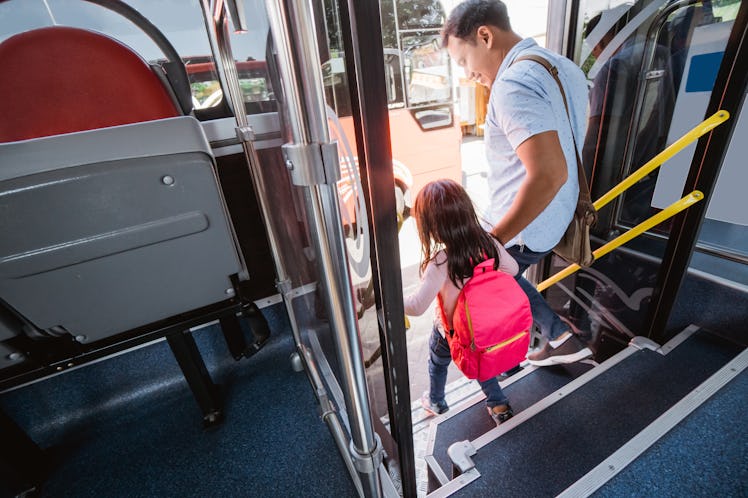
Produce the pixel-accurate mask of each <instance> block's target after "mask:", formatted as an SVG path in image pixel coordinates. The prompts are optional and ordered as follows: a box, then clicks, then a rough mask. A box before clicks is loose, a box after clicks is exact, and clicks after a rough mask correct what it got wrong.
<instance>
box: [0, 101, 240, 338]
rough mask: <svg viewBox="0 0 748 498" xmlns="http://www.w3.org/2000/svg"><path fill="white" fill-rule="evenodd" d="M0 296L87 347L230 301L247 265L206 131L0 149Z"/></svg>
mask: <svg viewBox="0 0 748 498" xmlns="http://www.w3.org/2000/svg"><path fill="white" fill-rule="evenodd" d="M0 212H2V213H3V215H2V216H0V233H3V234H10V236H4V237H2V238H0V296H2V298H3V299H4V300H5V301H6V302H7V303H8V305H9V306H11V307H12V308H13V309H15V310H16V311H17V312H18V313H19V314H21V315H22V316H24V317H25V318H26V319H27V320H28V321H29V322H31V323H32V324H33V325H34V326H35V327H37V328H38V329H40V330H42V331H50V332H52V333H53V335H59V334H60V333H65V332H67V333H69V334H71V335H72V336H73V337H75V338H76V340H77V341H78V342H81V343H88V342H92V341H96V340H99V339H102V338H106V337H109V336H112V335H114V334H117V333H120V332H123V331H127V330H131V329H134V328H137V327H142V326H145V325H147V324H151V323H153V322H157V321H159V320H163V319H166V318H169V317H172V316H175V315H178V314H180V313H185V312H188V311H191V310H194V309H198V308H200V307H204V306H207V305H210V304H213V303H217V302H220V301H223V300H226V299H229V298H231V297H233V286H232V281H231V278H232V276H234V275H237V274H239V273H240V272H241V269H242V265H241V262H240V259H239V255H238V253H237V249H236V245H235V243H234V239H233V235H232V230H231V228H230V225H229V221H228V216H227V213H226V211H225V207H224V203H223V201H222V196H221V191H220V188H219V186H218V180H217V178H216V175H215V172H214V167H213V157H212V155H211V152H210V147H209V145H208V143H207V141H206V139H205V136H204V134H203V131H202V129H201V127H200V124H199V123H198V122H197V120H195V119H194V118H192V117H188V116H183V117H176V118H169V119H162V120H156V121H148V122H143V123H135V124H128V125H122V126H115V127H109V128H102V129H97V130H89V131H82V132H77V133H69V134H65V135H56V136H51V137H43V138H38V139H33V140H24V141H19V142H10V143H2V144H0Z"/></svg>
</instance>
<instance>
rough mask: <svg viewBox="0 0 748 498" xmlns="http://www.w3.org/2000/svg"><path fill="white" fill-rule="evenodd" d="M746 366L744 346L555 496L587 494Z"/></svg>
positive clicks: (563, 497) (603, 483)
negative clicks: (736, 354) (729, 359)
mask: <svg viewBox="0 0 748 498" xmlns="http://www.w3.org/2000/svg"><path fill="white" fill-rule="evenodd" d="M747 367H748V349H746V350H743V352H742V353H740V354H739V355H738V356H736V357H735V358H733V359H732V360H731V361H730V362H729V363H727V364H726V365H725V366H724V367H722V368H721V369H719V370H718V371H717V372H716V373H714V374H713V375H712V376H711V377H709V378H708V379H707V380H705V381H704V382H702V383H701V384H700V385H699V386H698V387H696V388H695V389H694V390H693V391H691V392H690V393H689V394H687V395H686V396H685V397H684V398H683V399H681V400H680V401H678V402H677V403H676V404H675V405H673V406H672V407H671V408H670V409H669V410H667V411H666V412H665V413H663V414H662V415H660V416H659V417H658V418H657V419H656V420H655V421H654V422H652V423H651V424H649V425H648V426H647V427H645V428H644V429H643V430H642V431H641V432H640V433H639V434H637V435H636V436H634V437H633V438H632V439H631V440H629V442H627V443H626V444H624V445H623V446H621V447H620V448H619V449H618V450H617V451H616V452H615V453H613V454H612V455H610V456H609V457H608V458H606V459H605V460H603V461H602V462H600V464H599V465H597V466H596V467H595V468H594V469H592V470H591V471H589V472H588V473H587V474H586V475H584V476H583V477H582V478H580V479H579V480H578V481H577V482H575V483H574V484H572V485H571V486H569V487H568V488H566V489H565V490H564V491H563V492H561V494H559V495H558V497H559V498H570V497H587V496H590V495H591V494H592V493H594V492H595V491H597V490H598V489H599V488H601V487H602V486H603V485H605V483H607V482H608V481H609V480H611V479H612V478H613V477H615V476H616V475H617V474H618V473H619V472H620V471H621V470H623V469H625V468H626V467H627V466H628V465H629V464H630V463H631V462H633V461H634V460H636V459H637V458H638V457H639V456H640V455H641V454H643V453H644V452H645V451H646V450H647V449H649V448H650V447H651V446H653V445H654V444H655V443H656V442H657V441H658V440H659V439H660V438H661V437H662V436H664V435H665V434H667V433H668V432H670V430H672V429H673V428H674V427H675V426H676V425H678V424H679V423H680V422H681V421H682V420H683V419H685V418H686V417H687V416H688V415H690V414H691V413H692V412H693V411H695V410H696V409H697V408H698V407H700V406H701V405H702V404H704V403H705V402H706V401H707V400H708V399H709V398H711V397H712V396H713V395H714V394H716V393H717V392H719V391H720V390H721V389H722V388H723V387H724V386H725V385H727V384H728V383H729V382H730V381H731V380H732V379H734V378H735V377H737V376H738V375H739V374H740V373H741V372H743V370H745V369H746V368H747Z"/></svg>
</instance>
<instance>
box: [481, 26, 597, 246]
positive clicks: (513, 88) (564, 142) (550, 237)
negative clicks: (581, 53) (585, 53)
mask: <svg viewBox="0 0 748 498" xmlns="http://www.w3.org/2000/svg"><path fill="white" fill-rule="evenodd" d="M531 53H535V54H538V55H541V56H543V57H544V58H546V59H547V60H548V61H549V62H551V64H553V65H555V66H556V67H557V68H558V73H559V77H560V79H561V82H562V84H563V86H564V92H566V98H567V101H568V103H569V113H570V115H571V123H573V126H574V139H576V142H577V147H578V149H579V150H582V145H583V143H584V135H585V131H586V125H587V116H586V114H587V98H588V90H587V81H586V79H585V76H584V73H583V72H582V70H581V69H579V67H577V65H576V64H574V63H573V62H572V61H570V60H569V59H567V58H566V57H563V56H561V55H559V54H556V53H554V52H551V51H549V50H547V49H544V48H542V47H539V46H538V44H537V43H536V42H535V40H533V39H532V38H527V39H524V40H522V41H521V42H519V43H517V44H516V45H515V46H514V47H512V49H511V50H510V51H509V53H508V54H507V56H506V58H505V59H504V61H503V62H502V63H501V67H499V72H498V74H497V77H496V80H495V81H494V83H493V86H492V87H491V97H490V99H489V102H488V113H487V115H486V128H485V143H486V156H487V159H488V172H489V175H488V189H489V198H490V205H489V208H488V213H486V215H487V221H488V222H489V223H491V225H495V224H496V223H497V222H498V221H499V220H501V219H502V217H503V216H504V215H505V214H506V213H507V211H508V210H509V207H510V206H511V205H512V202H513V201H514V198H515V196H516V195H517V192H518V191H519V188H520V185H521V184H522V182H523V181H524V179H525V176H526V174H527V171H526V170H525V167H524V165H523V164H522V162H521V161H520V160H519V157H518V156H517V153H516V152H515V151H516V150H517V147H519V145H520V144H521V143H522V142H524V141H525V140H527V139H528V138H530V137H532V136H533V135H537V134H539V133H543V132H546V131H551V130H553V131H556V132H557V133H558V137H559V140H560V142H561V147H562V149H563V151H564V156H565V157H566V166H567V168H568V171H569V177H568V180H567V181H566V183H565V184H564V185H563V187H561V189H560V190H559V191H558V193H557V194H556V196H555V197H554V198H553V200H552V201H551V203H550V204H549V205H548V206H547V207H546V208H545V209H544V210H543V211H542V212H541V213H540V215H538V217H537V218H535V220H534V221H532V222H531V223H530V224H529V225H528V226H527V227H526V228H525V229H524V230H522V232H520V233H519V234H518V235H517V236H516V237H515V238H513V239H512V240H509V241H505V244H506V246H507V247H511V246H513V245H525V246H527V247H528V248H529V249H530V250H532V251H536V252H545V251H549V250H550V249H552V248H553V247H554V246H555V245H556V244H557V243H558V241H559V240H561V236H562V235H563V234H564V232H565V231H566V228H567V227H568V226H569V222H570V221H571V218H572V216H573V214H574V209H575V208H576V205H577V198H578V196H579V182H578V178H577V159H576V153H575V151H574V142H573V139H572V133H571V126H570V125H569V119H568V118H567V117H566V110H565V108H564V102H563V99H562V97H561V92H560V91H559V89H558V85H557V84H556V81H555V80H554V79H553V77H552V76H551V75H550V74H549V73H548V71H546V69H545V68H544V67H543V66H541V65H540V64H538V63H537V62H534V61H521V62H518V63H517V64H514V65H512V62H514V60H515V59H516V58H517V57H519V56H520V55H528V54H531ZM510 66H511V67H510Z"/></svg>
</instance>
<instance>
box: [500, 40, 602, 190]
mask: <svg viewBox="0 0 748 498" xmlns="http://www.w3.org/2000/svg"><path fill="white" fill-rule="evenodd" d="M520 61H533V62H537V63H538V64H540V65H541V66H543V67H544V68H545V70H546V71H548V72H549V73H550V75H551V76H553V79H554V80H555V81H556V84H557V85H558V89H559V91H561V98H562V99H563V101H564V108H565V109H566V117H567V119H568V121H569V126H570V128H571V141H572V142H574V154H576V156H577V176H578V177H579V178H578V183H579V198H580V200H582V201H584V202H585V203H586V204H590V203H591V202H592V199H591V198H590V187H589V185H587V175H586V174H585V172H584V169H583V168H582V159H581V157H580V156H579V149H578V148H577V141H576V138H575V137H574V125H573V124H572V123H571V114H569V104H568V102H567V100H566V92H564V86H563V85H562V84H561V79H560V78H559V77H558V68H557V67H556V66H554V65H553V64H551V63H550V61H548V59H546V58H545V57H543V56H541V55H538V54H526V55H521V56H519V57H517V58H516V59H514V61H513V62H512V64H510V66H512V65H514V64H516V63H517V62H520Z"/></svg>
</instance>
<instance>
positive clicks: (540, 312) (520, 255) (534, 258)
mask: <svg viewBox="0 0 748 498" xmlns="http://www.w3.org/2000/svg"><path fill="white" fill-rule="evenodd" d="M506 251H507V252H508V253H509V254H510V255H511V256H512V257H513V258H514V259H515V260H516V261H517V264H518V265H519V272H517V276H516V277H515V278H516V279H517V282H518V283H519V286H520V287H522V290H523V291H525V294H527V297H528V298H529V300H530V308H532V318H533V320H534V321H535V323H536V324H537V326H538V327H540V332H541V333H542V334H543V337H545V338H546V339H549V340H552V339H555V338H557V337H558V336H560V335H561V334H563V333H564V332H566V331H567V330H569V327H568V326H567V325H566V324H565V323H564V322H562V321H561V319H560V318H559V317H558V315H557V314H556V313H555V312H554V311H553V310H552V309H551V307H550V306H548V303H546V302H545V299H543V296H541V295H540V293H539V292H538V291H537V289H536V288H535V286H534V285H532V284H531V283H530V282H528V281H527V280H526V279H525V278H524V277H523V276H522V274H523V273H524V272H525V270H526V269H527V268H528V267H529V266H530V265H534V264H535V263H537V262H538V261H540V260H541V259H543V258H544V257H545V256H546V255H547V254H548V253H550V252H551V251H546V252H534V251H531V250H529V249H528V248H526V247H523V246H512V247H507V248H506Z"/></svg>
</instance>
